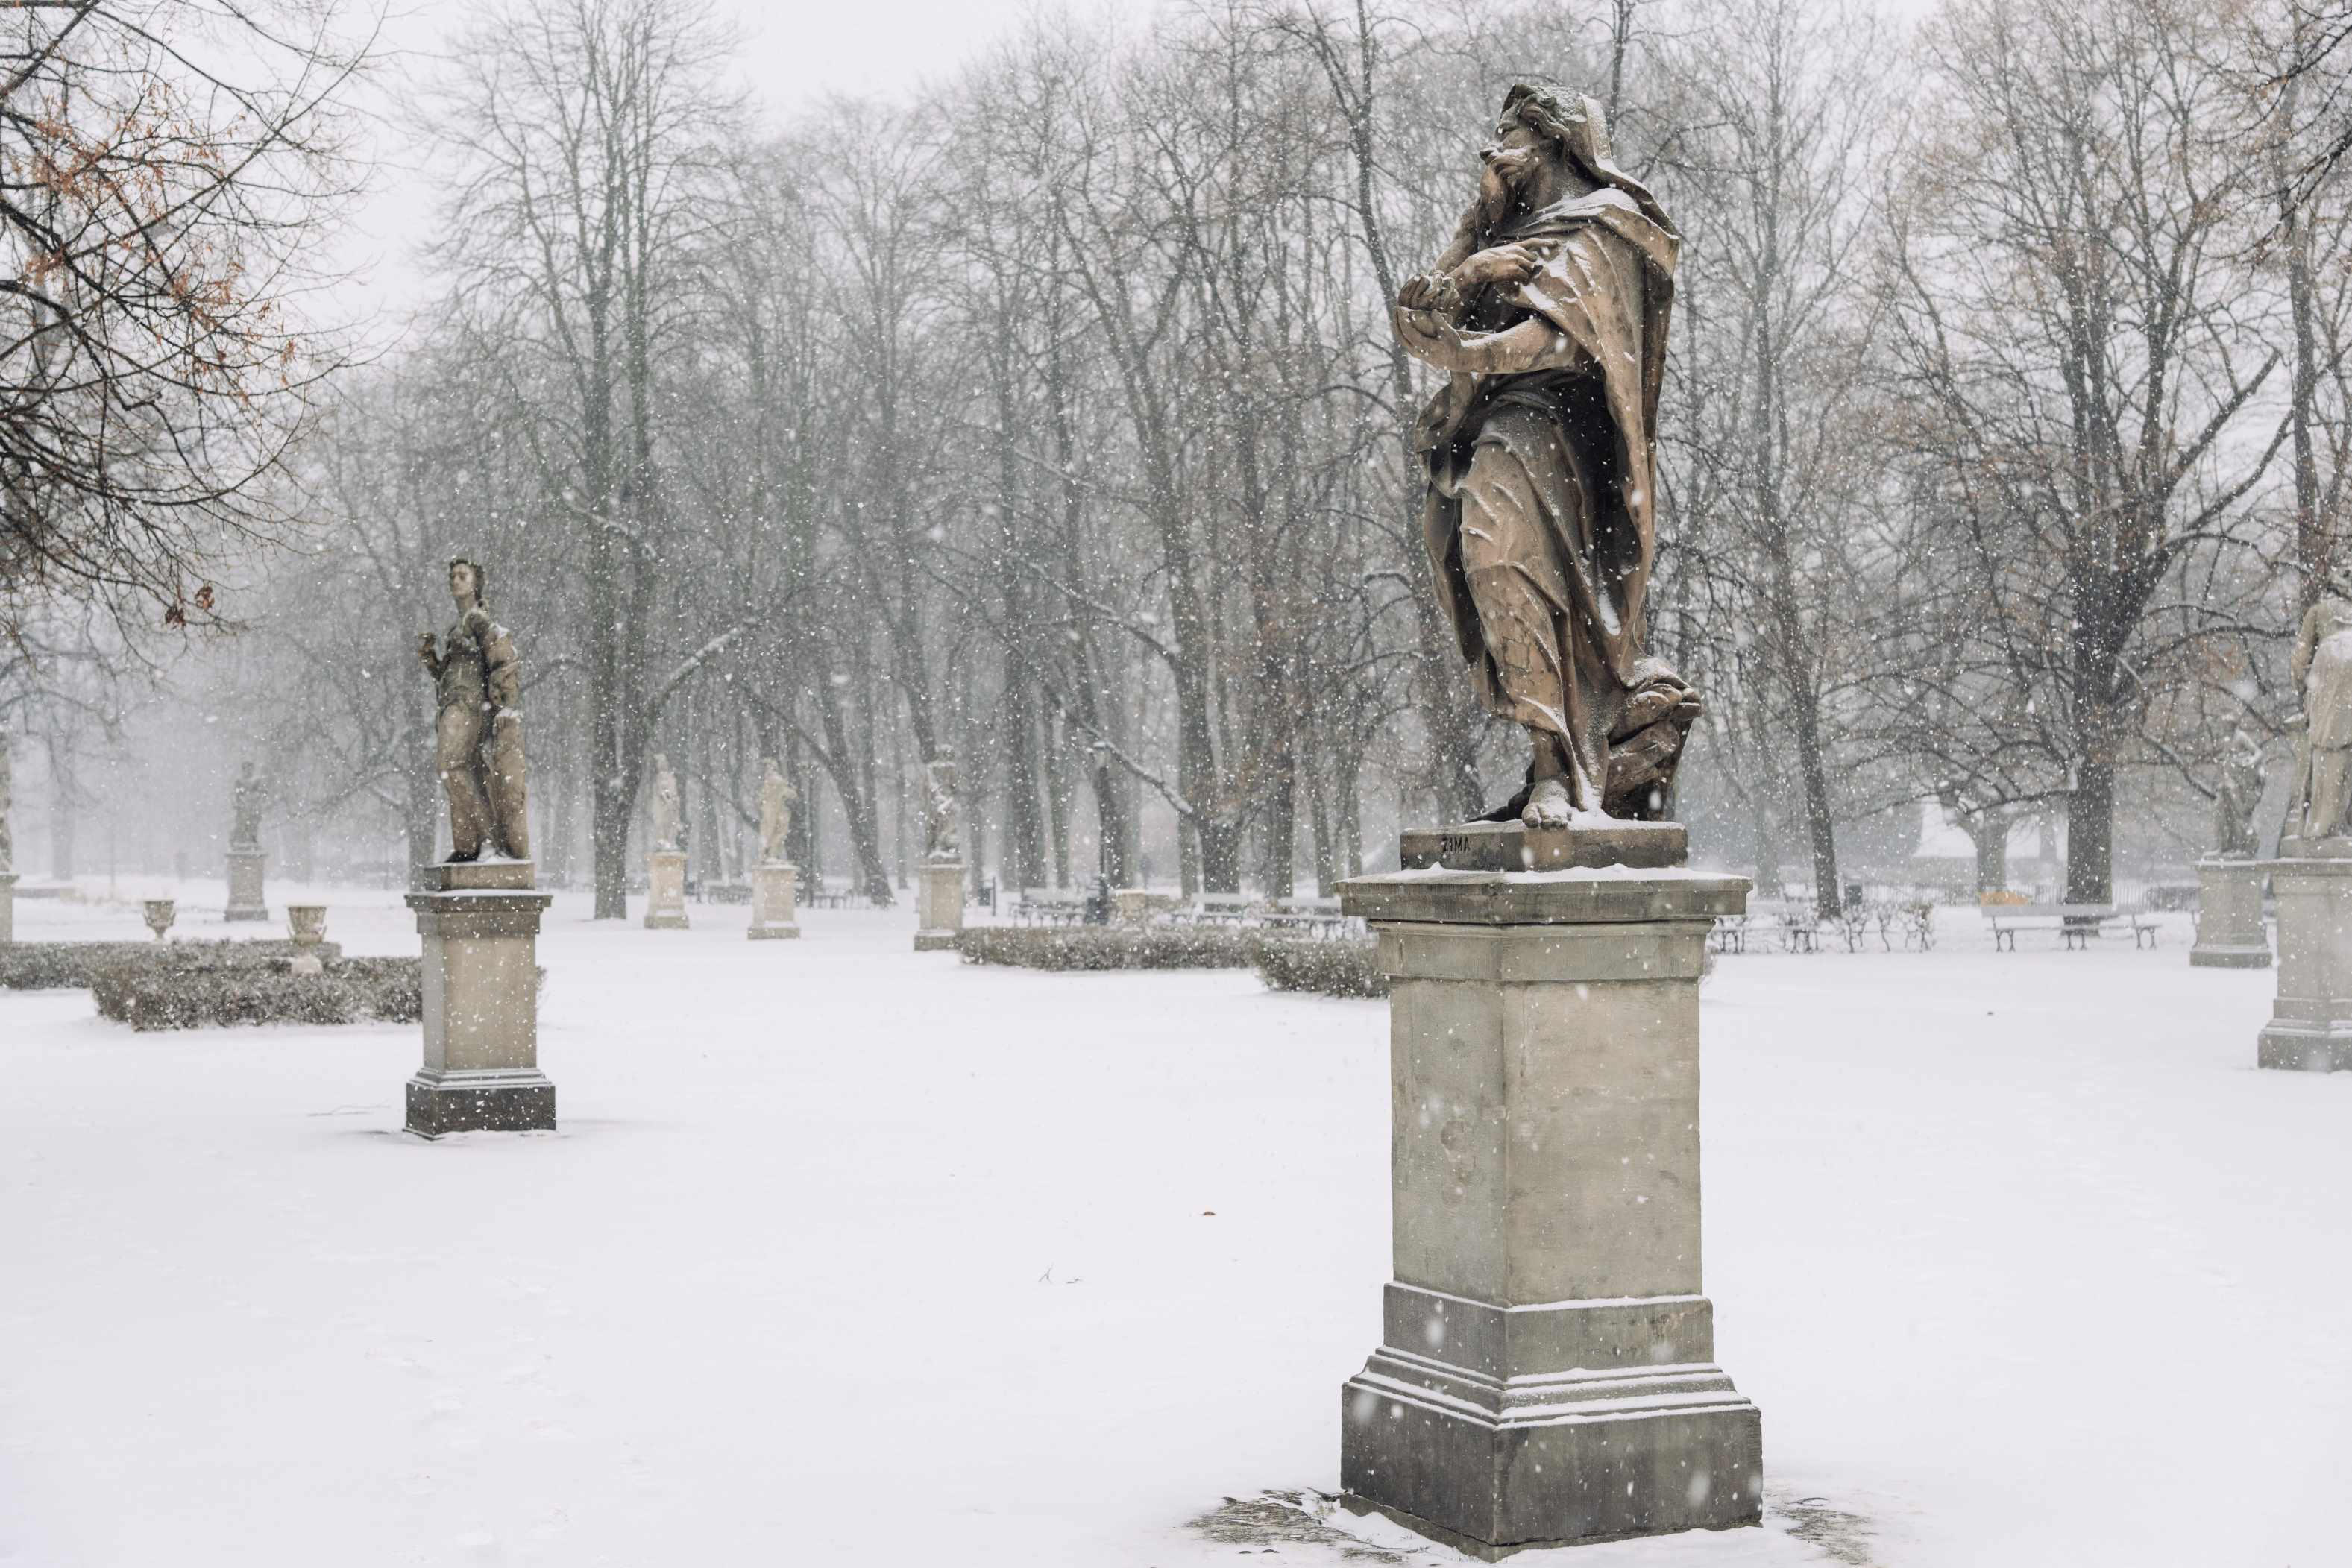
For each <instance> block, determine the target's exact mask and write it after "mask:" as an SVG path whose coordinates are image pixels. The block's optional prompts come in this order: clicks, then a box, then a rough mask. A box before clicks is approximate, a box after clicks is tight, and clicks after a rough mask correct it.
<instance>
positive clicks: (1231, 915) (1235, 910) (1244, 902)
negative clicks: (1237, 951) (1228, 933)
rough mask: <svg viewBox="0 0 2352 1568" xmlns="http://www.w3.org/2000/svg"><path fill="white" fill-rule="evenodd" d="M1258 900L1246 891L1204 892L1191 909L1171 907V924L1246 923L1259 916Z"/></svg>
mask: <svg viewBox="0 0 2352 1568" xmlns="http://www.w3.org/2000/svg"><path fill="white" fill-rule="evenodd" d="M1258 914H1259V911H1258V907H1257V901H1256V900H1255V899H1254V898H1252V897H1250V895H1249V894H1245V893H1204V894H1200V895H1199V896H1197V897H1195V898H1194V899H1193V900H1192V907H1191V908H1189V909H1171V910H1170V911H1169V912H1168V918H1169V920H1170V922H1171V924H1175V925H1247V924H1248V923H1249V922H1251V921H1253V920H1255V919H1256V918H1257V916H1258Z"/></svg>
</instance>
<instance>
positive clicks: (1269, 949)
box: [1257, 936, 1389, 997]
mask: <svg viewBox="0 0 2352 1568" xmlns="http://www.w3.org/2000/svg"><path fill="white" fill-rule="evenodd" d="M1380 951H1381V945H1380V943H1379V942H1377V941H1374V940H1370V939H1368V938H1365V937H1360V936H1357V937H1346V938H1340V939H1337V940H1333V941H1328V942H1318V941H1316V940H1314V939H1313V938H1311V937H1304V936H1288V937H1283V936H1276V937H1269V938H1267V939H1266V940H1265V941H1263V942H1261V943H1259V944H1258V953H1257V972H1258V976H1259V977H1260V978H1262V979H1264V980H1265V983H1266V984H1267V985H1268V986H1271V987H1272V988H1274V989H1276V990H1277V991H1314V992H1316V993H1318V995H1321V996H1326V997H1385V996H1387V995H1388V994H1389V977H1387V976H1386V975H1384V974H1382V973H1381V966H1380V963H1379V958H1380Z"/></svg>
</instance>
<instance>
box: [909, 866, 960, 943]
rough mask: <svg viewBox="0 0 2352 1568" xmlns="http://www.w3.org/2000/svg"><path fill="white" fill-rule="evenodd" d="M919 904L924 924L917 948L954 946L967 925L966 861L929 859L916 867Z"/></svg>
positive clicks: (921, 923)
mask: <svg viewBox="0 0 2352 1568" xmlns="http://www.w3.org/2000/svg"><path fill="white" fill-rule="evenodd" d="M915 875H916V877H917V878H918V881H917V883H916V890H915V908H916V913H917V915H918V917H919V921H920V924H919V925H918V926H917V928H916V931H915V951H916V952H918V953H936V952H940V951H943V950H948V949H952V948H953V947H954V946H955V945H956V933H957V932H959V931H961V930H962V929H963V862H961V861H925V862H923V863H922V864H921V865H920V866H918V867H917V868H916V870H915Z"/></svg>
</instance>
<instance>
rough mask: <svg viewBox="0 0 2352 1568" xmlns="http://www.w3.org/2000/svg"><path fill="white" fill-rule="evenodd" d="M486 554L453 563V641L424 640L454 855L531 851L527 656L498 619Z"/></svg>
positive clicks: (523, 857) (526, 854) (513, 855)
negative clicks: (488, 600) (525, 740)
mask: <svg viewBox="0 0 2352 1568" xmlns="http://www.w3.org/2000/svg"><path fill="white" fill-rule="evenodd" d="M487 591H488V580H487V576H486V574H485V573H484V572H483V570H482V568H481V565H480V563H479V562H477V561H471V560H465V559H458V560H453V561H451V562H450V563H449V597H450V598H451V599H452V600H453V601H456V603H457V622H456V623H455V624H453V625H452V626H451V627H450V628H449V634H448V636H447V638H446V645H445V646H443V647H441V648H439V649H436V646H435V644H434V641H433V633H432V632H424V633H421V634H420V636H419V637H418V640H417V648H416V658H417V663H419V664H423V665H424V666H425V674H427V675H428V676H430V677H431V678H432V680H433V684H434V700H435V701H436V703H437V704H438V705H439V710H440V711H439V713H438V715H437V716H436V718H435V720H434V763H435V766H436V768H437V769H438V770H439V773H440V776H441V786H442V789H443V792H444V793H446V795H447V796H448V799H449V840H450V845H451V848H450V852H449V858H450V859H451V860H452V861H456V862H465V861H470V860H473V859H475V858H476V857H477V856H479V855H484V854H488V855H494V856H503V857H504V858H506V859H509V860H517V861H527V860H529V859H530V799H529V774H528V770H527V768H526V766H525V763H524V759H523V750H522V661H521V658H520V655H519V654H517V653H516V652H515V645H514V638H513V636H512V634H511V633H509V632H508V631H507V629H506V628H505V627H504V626H501V625H499V623H498V622H495V621H493V620H491V619H490V612H489V610H488V607H487V605H486V604H485V603H484V599H485V597H486V595H487Z"/></svg>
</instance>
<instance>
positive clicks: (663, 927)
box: [646, 850, 686, 931]
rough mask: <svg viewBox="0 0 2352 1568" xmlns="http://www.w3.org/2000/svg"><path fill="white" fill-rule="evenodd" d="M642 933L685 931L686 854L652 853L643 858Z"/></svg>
mask: <svg viewBox="0 0 2352 1568" xmlns="http://www.w3.org/2000/svg"><path fill="white" fill-rule="evenodd" d="M685 929H686V852H685V851H683V850H656V851H654V852H652V853H651V854H649V855H647V856H646V930H648V931H683V930H685Z"/></svg>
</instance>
